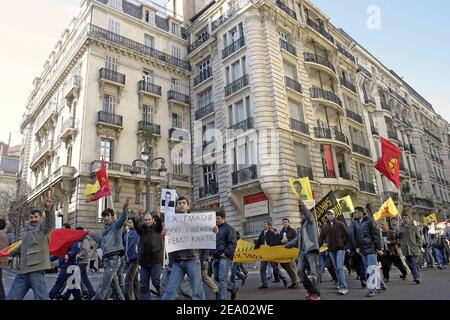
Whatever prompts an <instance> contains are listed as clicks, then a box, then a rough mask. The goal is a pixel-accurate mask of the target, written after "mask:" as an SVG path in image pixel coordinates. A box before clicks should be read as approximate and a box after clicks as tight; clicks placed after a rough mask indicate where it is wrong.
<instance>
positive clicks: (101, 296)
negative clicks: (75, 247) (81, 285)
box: [89, 197, 131, 300]
mask: <svg viewBox="0 0 450 320" xmlns="http://www.w3.org/2000/svg"><path fill="white" fill-rule="evenodd" d="M130 200H131V198H130V197H127V199H126V201H125V204H124V205H123V211H122V214H121V215H120V217H119V218H118V219H115V220H114V210H113V209H109V208H108V209H106V210H104V211H103V212H102V219H103V222H104V223H105V227H104V229H103V236H102V237H100V236H98V235H97V234H95V233H92V232H91V233H89V235H90V236H91V237H92V239H94V240H95V241H96V242H97V243H98V244H99V245H100V246H101V249H102V251H103V269H104V273H103V277H102V278H101V280H100V283H99V284H98V287H97V292H96V293H95V297H94V299H95V300H106V299H107V298H108V294H109V291H110V287H111V284H113V289H114V290H115V294H116V296H117V298H118V299H119V300H125V297H124V296H123V293H122V289H121V288H120V285H119V280H118V277H117V272H118V270H119V268H120V264H121V262H120V260H121V256H123V254H124V247H123V240H122V231H123V227H124V225H125V222H126V221H127V217H128V206H129V204H130Z"/></svg>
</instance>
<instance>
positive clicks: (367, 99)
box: [364, 96, 376, 106]
mask: <svg viewBox="0 0 450 320" xmlns="http://www.w3.org/2000/svg"><path fill="white" fill-rule="evenodd" d="M364 103H365V104H371V105H374V106H376V102H375V99H374V98H372V97H367V96H365V97H364Z"/></svg>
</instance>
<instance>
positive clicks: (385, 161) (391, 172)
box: [375, 137, 402, 189]
mask: <svg viewBox="0 0 450 320" xmlns="http://www.w3.org/2000/svg"><path fill="white" fill-rule="evenodd" d="M381 152H382V156H381V159H380V160H379V161H378V162H377V163H375V168H376V169H377V170H378V171H380V172H381V174H382V175H384V176H385V177H386V178H388V179H389V180H391V181H392V182H393V183H394V184H395V186H396V187H397V189H400V156H401V154H402V152H401V151H400V149H398V148H397V147H396V146H395V145H394V144H392V143H391V142H389V141H388V140H386V139H384V138H383V137H381Z"/></svg>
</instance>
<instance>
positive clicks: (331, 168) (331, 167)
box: [323, 144, 336, 178]
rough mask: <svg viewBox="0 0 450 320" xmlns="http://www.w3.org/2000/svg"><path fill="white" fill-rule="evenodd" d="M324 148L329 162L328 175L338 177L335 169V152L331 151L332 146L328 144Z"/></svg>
mask: <svg viewBox="0 0 450 320" xmlns="http://www.w3.org/2000/svg"><path fill="white" fill-rule="evenodd" d="M323 150H324V152H325V160H326V163H327V172H328V176H329V177H330V178H334V177H336V172H335V170H334V163H333V154H332V153H331V146H330V145H328V144H326V145H324V146H323Z"/></svg>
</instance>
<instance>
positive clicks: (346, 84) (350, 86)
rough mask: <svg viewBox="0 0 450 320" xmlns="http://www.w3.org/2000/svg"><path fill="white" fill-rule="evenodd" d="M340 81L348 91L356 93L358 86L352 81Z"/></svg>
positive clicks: (342, 79) (341, 79)
mask: <svg viewBox="0 0 450 320" xmlns="http://www.w3.org/2000/svg"><path fill="white" fill-rule="evenodd" d="M339 81H340V82H341V85H342V86H344V87H345V88H347V89H348V90H350V91H351V92H353V93H356V86H355V85H354V84H353V83H351V82H350V81H348V80H347V79H344V78H342V77H341V78H339Z"/></svg>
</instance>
